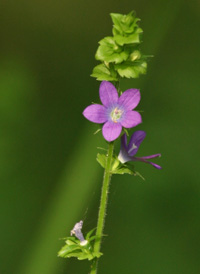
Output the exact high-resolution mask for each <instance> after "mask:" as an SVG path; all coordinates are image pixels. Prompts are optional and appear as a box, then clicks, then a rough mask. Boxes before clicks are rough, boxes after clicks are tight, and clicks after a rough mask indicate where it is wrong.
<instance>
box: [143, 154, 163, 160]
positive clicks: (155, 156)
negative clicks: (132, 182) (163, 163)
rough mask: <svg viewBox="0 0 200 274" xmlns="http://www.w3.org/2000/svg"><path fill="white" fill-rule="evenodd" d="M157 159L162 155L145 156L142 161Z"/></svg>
mask: <svg viewBox="0 0 200 274" xmlns="http://www.w3.org/2000/svg"><path fill="white" fill-rule="evenodd" d="M157 157H161V154H160V153H158V154H153V155H149V156H143V157H141V158H142V159H153V158H157Z"/></svg>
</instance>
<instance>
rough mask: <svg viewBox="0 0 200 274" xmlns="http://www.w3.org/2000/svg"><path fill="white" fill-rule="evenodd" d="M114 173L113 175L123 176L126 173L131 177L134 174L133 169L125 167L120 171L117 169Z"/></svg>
mask: <svg viewBox="0 0 200 274" xmlns="http://www.w3.org/2000/svg"><path fill="white" fill-rule="evenodd" d="M112 173H113V174H121V175H123V174H125V173H126V174H130V175H133V174H134V172H133V171H132V170H131V169H129V168H128V167H124V166H122V167H120V168H119V169H115V170H114V171H112Z"/></svg>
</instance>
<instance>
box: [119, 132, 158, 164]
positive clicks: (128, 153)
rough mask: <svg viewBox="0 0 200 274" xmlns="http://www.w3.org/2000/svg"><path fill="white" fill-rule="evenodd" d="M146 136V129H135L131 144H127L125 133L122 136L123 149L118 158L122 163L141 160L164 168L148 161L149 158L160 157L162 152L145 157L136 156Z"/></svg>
mask: <svg viewBox="0 0 200 274" xmlns="http://www.w3.org/2000/svg"><path fill="white" fill-rule="evenodd" d="M145 137H146V133H145V131H142V130H138V131H135V132H134V133H133V135H132V136H131V139H130V142H129V144H128V145H127V136H126V134H124V135H123V136H122V137H121V149H120V153H119V155H118V159H119V160H120V162H121V163H126V162H129V161H141V162H144V163H148V164H151V165H152V166H154V167H155V168H158V169H161V168H162V167H161V166H159V165H157V164H154V163H152V162H149V161H147V160H148V159H152V158H156V157H160V156H161V154H154V155H150V156H144V157H135V154H136V153H137V151H138V149H139V146H140V144H141V143H142V141H143V140H144V138H145Z"/></svg>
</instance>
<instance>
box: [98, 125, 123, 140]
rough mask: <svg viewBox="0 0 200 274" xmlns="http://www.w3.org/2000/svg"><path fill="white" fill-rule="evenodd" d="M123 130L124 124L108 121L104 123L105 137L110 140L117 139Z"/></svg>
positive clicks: (103, 131)
mask: <svg viewBox="0 0 200 274" xmlns="http://www.w3.org/2000/svg"><path fill="white" fill-rule="evenodd" d="M121 131H122V126H121V124H120V123H113V122H109V121H108V122H106V123H105V124H104V125H103V128H102V133H103V137H104V138H105V139H106V140H107V141H108V142H112V141H114V140H115V139H117V138H118V137H119V135H120V133H121Z"/></svg>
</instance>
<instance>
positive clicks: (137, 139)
mask: <svg viewBox="0 0 200 274" xmlns="http://www.w3.org/2000/svg"><path fill="white" fill-rule="evenodd" d="M145 137H146V132H145V131H143V130H138V131H135V132H134V133H133V135H132V136H131V139H130V142H129V144H128V149H127V151H128V154H129V155H130V156H134V155H135V154H136V153H137V151H138V149H139V146H140V144H141V143H142V141H143V140H144V138H145Z"/></svg>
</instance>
